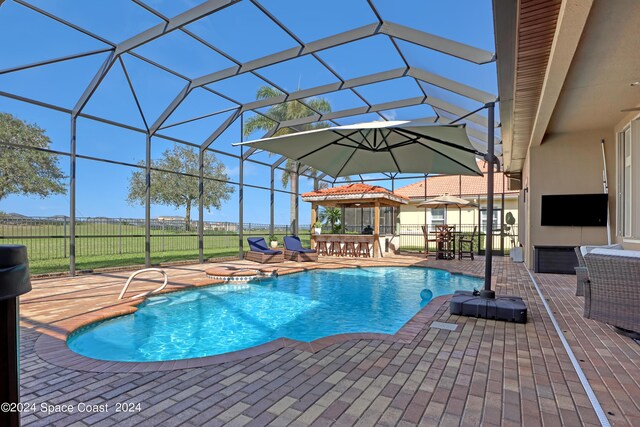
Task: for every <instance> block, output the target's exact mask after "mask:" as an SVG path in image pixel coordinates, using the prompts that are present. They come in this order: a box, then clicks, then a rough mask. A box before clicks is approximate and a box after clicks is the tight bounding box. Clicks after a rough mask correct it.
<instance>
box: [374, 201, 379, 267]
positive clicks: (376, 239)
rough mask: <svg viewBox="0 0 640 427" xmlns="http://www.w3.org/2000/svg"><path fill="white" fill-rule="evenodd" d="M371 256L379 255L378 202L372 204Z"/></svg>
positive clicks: (377, 256) (376, 256)
mask: <svg viewBox="0 0 640 427" xmlns="http://www.w3.org/2000/svg"><path fill="white" fill-rule="evenodd" d="M373 257H374V258H379V257H380V202H378V201H376V202H374V204H373Z"/></svg>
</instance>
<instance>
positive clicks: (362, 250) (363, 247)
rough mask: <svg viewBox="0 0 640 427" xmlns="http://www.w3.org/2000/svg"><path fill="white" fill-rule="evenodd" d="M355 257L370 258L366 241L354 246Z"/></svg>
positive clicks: (369, 248)
mask: <svg viewBox="0 0 640 427" xmlns="http://www.w3.org/2000/svg"><path fill="white" fill-rule="evenodd" d="M356 256H357V257H358V258H359V257H362V258H370V257H371V246H370V245H369V242H367V241H359V242H357V246H356Z"/></svg>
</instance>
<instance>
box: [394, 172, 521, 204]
mask: <svg viewBox="0 0 640 427" xmlns="http://www.w3.org/2000/svg"><path fill="white" fill-rule="evenodd" d="M485 169H486V168H485ZM493 179H494V181H493V191H494V192H495V193H496V194H498V193H505V194H517V193H518V190H509V189H508V187H507V181H506V178H504V173H502V172H496V173H495V174H494V178H493ZM426 187H427V188H426V191H427V194H426V196H427V198H429V197H436V196H441V195H443V194H451V195H453V196H458V195H462V196H465V195H466V196H477V195H484V194H487V178H486V177H484V176H466V175H442V176H431V177H429V178H427V180H426ZM395 194H397V195H399V196H403V197H408V198H410V199H424V198H425V180H422V181H418V182H414V183H413V184H409V185H407V186H404V187H400V188H398V189H396V191H395Z"/></svg>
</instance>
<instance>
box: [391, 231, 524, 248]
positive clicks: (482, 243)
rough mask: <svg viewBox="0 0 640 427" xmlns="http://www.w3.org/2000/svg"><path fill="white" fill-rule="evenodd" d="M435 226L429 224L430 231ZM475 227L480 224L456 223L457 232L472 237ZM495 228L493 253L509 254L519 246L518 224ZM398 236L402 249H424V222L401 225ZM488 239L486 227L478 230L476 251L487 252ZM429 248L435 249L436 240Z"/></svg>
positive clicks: (475, 238)
mask: <svg viewBox="0 0 640 427" xmlns="http://www.w3.org/2000/svg"><path fill="white" fill-rule="evenodd" d="M435 227H436V226H435V225H433V224H430V225H428V226H427V230H428V232H430V233H432V232H435ZM475 227H478V226H477V225H474V224H462V225H458V224H456V232H459V233H461V234H462V235H464V236H467V237H470V236H471V235H472V234H473V231H474V228H475ZM478 228H480V227H478ZM495 228H496V230H495V231H494V233H493V240H492V244H493V253H494V254H495V255H508V254H509V250H510V249H511V248H513V247H515V246H518V237H517V236H518V228H517V225H514V226H511V227H509V229H506V228H503V227H500V226H498V227H495ZM398 236H399V238H400V250H403V251H409V252H422V251H424V234H423V232H422V224H402V225H400V227H399V232H398ZM486 239H487V235H486V233H485V232H484V228H482V229H481V230H480V232H478V230H476V233H475V237H474V245H473V248H474V251H475V252H476V253H478V254H484V253H485V248H486ZM429 249H430V250H431V251H435V249H436V248H435V242H432V243H430V247H429Z"/></svg>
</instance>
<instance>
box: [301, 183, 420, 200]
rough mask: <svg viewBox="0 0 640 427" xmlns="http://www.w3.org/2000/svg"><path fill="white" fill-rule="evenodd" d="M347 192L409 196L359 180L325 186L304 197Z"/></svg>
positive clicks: (305, 194)
mask: <svg viewBox="0 0 640 427" xmlns="http://www.w3.org/2000/svg"><path fill="white" fill-rule="evenodd" d="M346 194H367V195H372V194H386V195H392V196H393V195H395V196H398V197H402V198H404V199H407V198H408V197H406V196H402V195H400V194H394V193H392V192H391V191H389V190H387V189H386V188H384V187H380V186H377V185H368V184H362V183H359V182H358V183H354V184H347V185H340V186H338V187H331V188H323V189H322V190H318V191H311V192H308V193H303V194H302V197H317V196H330V195H331V196H333V195H336V196H337V195H346Z"/></svg>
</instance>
